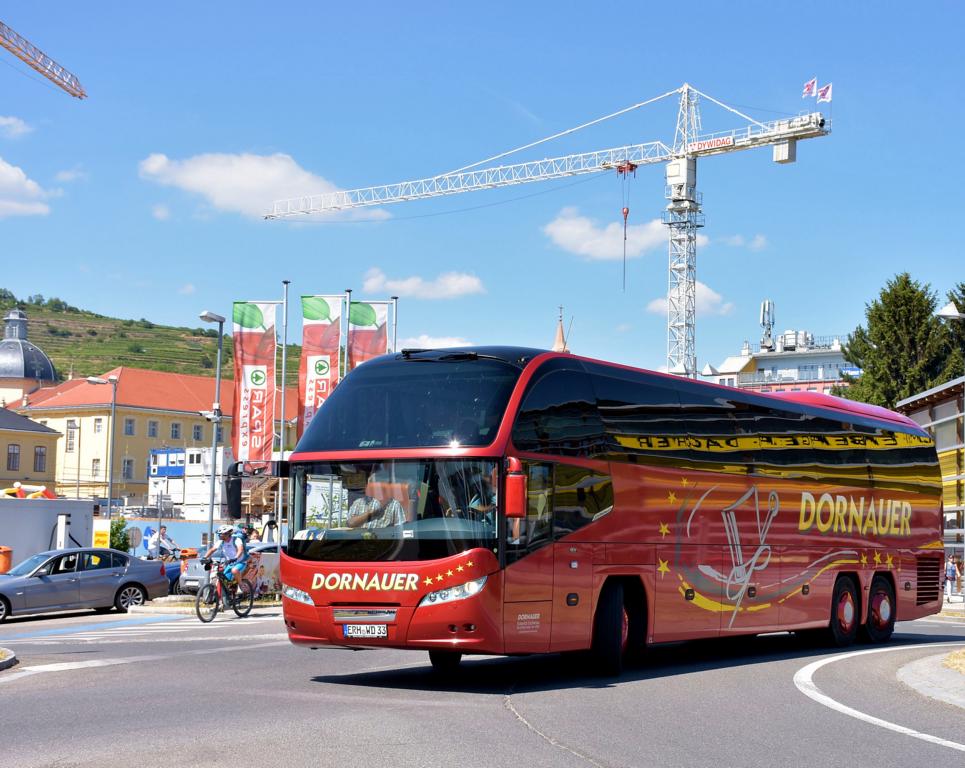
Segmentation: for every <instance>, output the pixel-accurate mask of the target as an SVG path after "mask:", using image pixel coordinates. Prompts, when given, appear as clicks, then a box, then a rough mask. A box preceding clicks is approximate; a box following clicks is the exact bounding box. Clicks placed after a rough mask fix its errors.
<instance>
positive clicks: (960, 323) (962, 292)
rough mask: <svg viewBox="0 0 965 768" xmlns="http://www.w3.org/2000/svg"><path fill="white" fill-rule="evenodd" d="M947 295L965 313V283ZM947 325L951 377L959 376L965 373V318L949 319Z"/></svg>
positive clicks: (949, 372)
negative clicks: (950, 352)
mask: <svg viewBox="0 0 965 768" xmlns="http://www.w3.org/2000/svg"><path fill="white" fill-rule="evenodd" d="M946 295H947V297H948V300H949V301H951V302H953V303H954V304H955V306H957V307H958V311H959V312H961V313H963V314H965V283H959V284H958V285H956V286H955V287H954V288H953V289H952V290H950V291H949V292H948V293H947V294H946ZM946 327H947V329H948V339H949V344H950V345H951V351H952V354H951V356H950V357H949V371H948V374H949V377H950V378H957V377H959V376H962V375H965V320H948V321H946Z"/></svg>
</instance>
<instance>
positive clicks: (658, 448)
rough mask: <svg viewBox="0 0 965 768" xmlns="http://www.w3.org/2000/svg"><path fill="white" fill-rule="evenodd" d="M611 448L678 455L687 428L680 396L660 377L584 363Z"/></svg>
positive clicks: (665, 455) (622, 451)
mask: <svg viewBox="0 0 965 768" xmlns="http://www.w3.org/2000/svg"><path fill="white" fill-rule="evenodd" d="M587 370H588V371H589V373H590V380H591V382H592V384H593V389H594V391H595V393H596V398H597V407H598V409H599V412H600V418H601V420H602V422H603V429H604V431H605V433H606V437H607V442H608V446H609V448H610V451H611V452H613V453H615V454H617V455H619V454H621V453H622V454H629V455H649V456H654V457H661V456H662V457H666V458H672V457H675V456H679V455H681V452H682V451H683V450H684V448H685V443H686V434H687V433H686V429H685V427H684V425H683V424H682V423H681V421H680V399H679V398H678V397H677V393H676V392H675V391H674V390H673V389H671V388H670V387H668V386H665V385H664V384H663V382H662V380H659V379H658V378H657V377H654V376H650V375H648V374H645V373H640V372H637V371H626V370H623V369H620V368H610V367H608V366H602V365H594V364H587Z"/></svg>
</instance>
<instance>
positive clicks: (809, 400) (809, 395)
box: [769, 392, 921, 429]
mask: <svg viewBox="0 0 965 768" xmlns="http://www.w3.org/2000/svg"><path fill="white" fill-rule="evenodd" d="M769 394H770V395H771V397H776V398H780V399H781V400H790V401H791V402H793V403H800V404H801V405H813V406H816V407H819V408H830V409H831V410H835V411H843V412H844V413H853V414H855V415H857V416H867V417H869V418H872V419H881V420H882V421H893V422H895V423H897V424H902V425H904V426H907V427H915V428H917V429H921V426H920V425H919V424H918V423H917V422H915V421H913V420H912V419H909V418H908V417H907V416H903V415H902V414H900V413H895V412H894V411H889V410H888V409H887V408H882V407H881V406H880V405H871V404H869V403H859V402H857V401H856V400H848V399H846V398H843V397H834V396H833V395H824V394H821V393H820V392H773V393H769Z"/></svg>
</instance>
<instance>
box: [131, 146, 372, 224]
mask: <svg viewBox="0 0 965 768" xmlns="http://www.w3.org/2000/svg"><path fill="white" fill-rule="evenodd" d="M138 170H139V172H140V175H141V178H143V179H148V180H150V181H154V182H157V183H158V184H164V185H165V186H169V187H177V188H178V189H183V190H185V191H187V192H193V193H195V194H197V195H201V196H202V197H203V198H205V199H206V200H207V201H208V202H209V203H210V204H211V205H212V206H213V207H215V208H217V209H218V210H221V211H229V212H232V213H240V214H243V215H245V216H251V217H254V218H260V217H262V216H263V215H264V214H265V213H266V212H267V211H268V209H269V208H270V207H271V204H272V202H273V201H275V200H280V199H283V198H289V197H298V196H301V195H317V194H322V193H325V192H334V191H336V190H337V187H336V186H335V185H334V184H332V183H331V182H330V181H326V180H325V179H323V178H322V177H321V176H316V175H315V174H313V173H309V172H308V171H306V170H305V169H304V168H302V167H300V166H299V165H298V164H297V163H296V162H295V161H294V160H293V159H292V157H291V156H290V155H284V154H280V153H279V154H274V155H253V154H248V153H243V154H206V155H195V156H194V157H189V158H187V159H185V160H172V159H171V158H169V157H168V156H167V155H163V154H159V153H155V154H153V155H149V156H148V157H146V158H145V159H144V160H142V161H141V163H140V165H139V166H138ZM387 216H388V214H386V213H385V212H384V211H371V210H370V211H367V212H365V213H364V216H362V217H363V218H386V217H387Z"/></svg>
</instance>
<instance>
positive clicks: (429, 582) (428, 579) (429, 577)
mask: <svg viewBox="0 0 965 768" xmlns="http://www.w3.org/2000/svg"><path fill="white" fill-rule="evenodd" d="M424 583H425V585H426V586H427V587H431V586H432V577H431V576H426V580H425V582H424Z"/></svg>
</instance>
